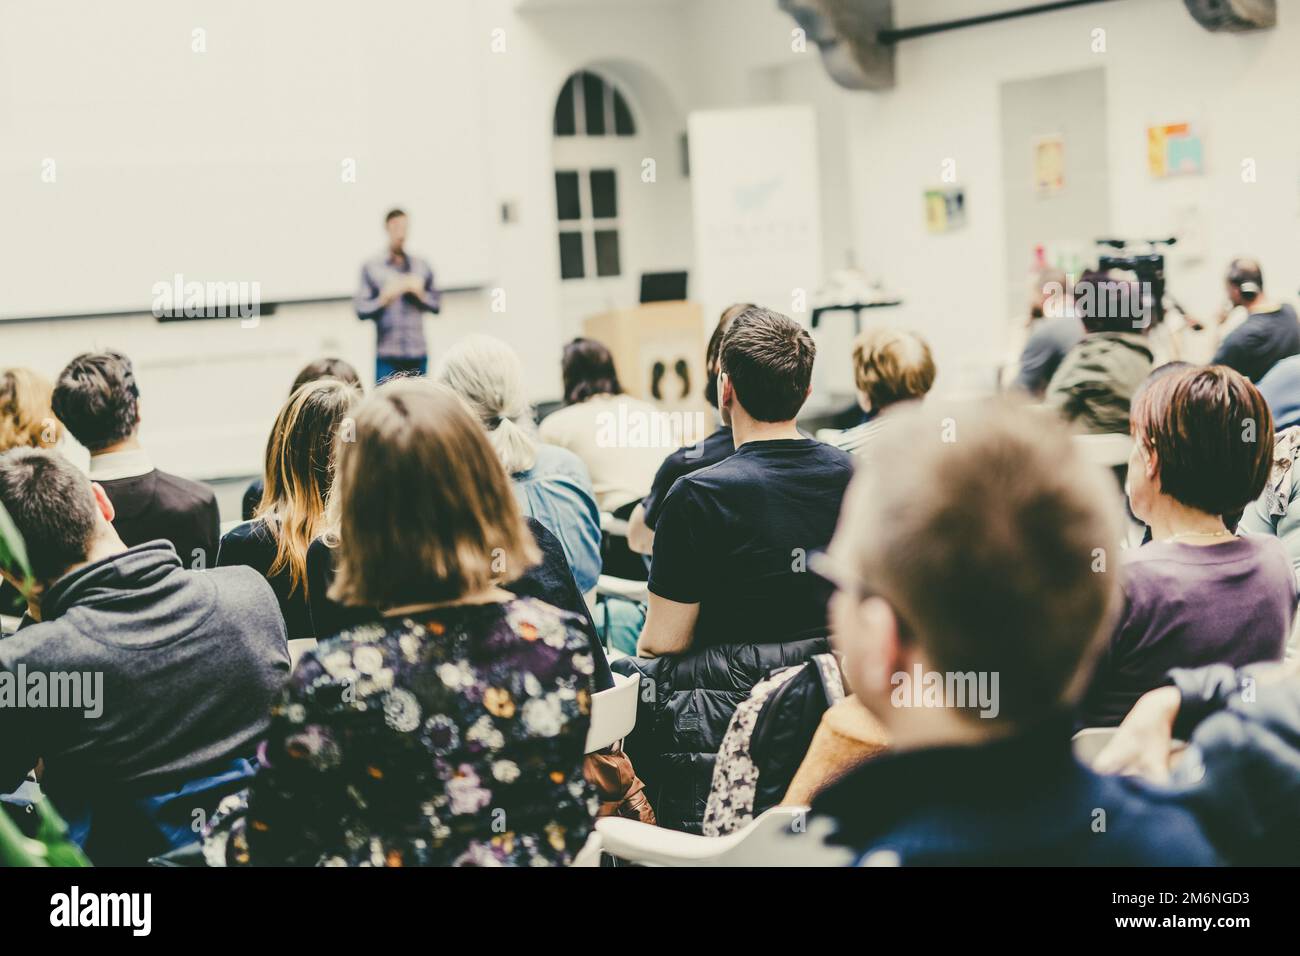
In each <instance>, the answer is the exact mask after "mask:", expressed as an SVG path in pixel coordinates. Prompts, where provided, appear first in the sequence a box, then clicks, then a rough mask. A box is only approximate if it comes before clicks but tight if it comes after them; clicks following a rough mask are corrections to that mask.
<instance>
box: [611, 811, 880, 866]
mask: <svg viewBox="0 0 1300 956" xmlns="http://www.w3.org/2000/svg"><path fill="white" fill-rule="evenodd" d="M805 824H806V828H805ZM829 826H830V824H829V823H827V822H826V821H815V820H811V819H809V818H808V808H807V807H772V809H770V810H768V811H767V812H765V813H763V814H761V815H760V816H758V817H756V818H755V819H754V820H751V821H750V822H749V823H748V824H747V825H746V826H744V827H742V828H741V829H739V830H737V831H736V832H735V833H729V834H727V835H726V836H720V837H706V836H696V835H695V834H693V833H682V832H680V831H677V830H669V829H666V828H664V827H656V826H651V825H650V824H648V823H642V822H641V821H639V820H628V819H624V818H623V817H601V818H600V819H599V820H597V821H596V832H597V833H599V834H600V840H601V849H602V850H604V851H605V852H606V853H608V854H610V855H611V856H613V857H616V858H618V859H620V860H626V861H628V862H629V863H636V864H639V865H641V866H782V865H784V866H800V865H807V862H808V860H807V859H806V858H805V857H804V856H802V855H801V853H802V851H804V850H811V851H814V852H815V858H816V861H817V863H819V864H820V865H826V864H827V863H828V861H830V860H831V859H832V858H834V863H837V864H838V865H842V866H847V865H849V864H850V863H852V862H853V856H854V854H853V851H852V850H850V849H848V848H843V849H842V850H836V849H833V848H831V849H825V848H824V845H823V841H822V840H821V839H820V837H821V836H822V835H823V833H824V832H825V830H826V829H827V828H828V827H829ZM782 830H784V831H788V832H801V833H806V834H808V837H809V841H808V842H809V845H808V846H802V845H801V844H800V841H790V842H789V843H788V844H787V845H786V846H785V847H783V849H782V851H781V858H780V859H773V858H772V846H773V844H774V843H775V842H776V841H775V838H776V837H777V835H778V834H779V833H780V832H781V831H782Z"/></svg>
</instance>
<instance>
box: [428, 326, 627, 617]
mask: <svg viewBox="0 0 1300 956" xmlns="http://www.w3.org/2000/svg"><path fill="white" fill-rule="evenodd" d="M433 377H434V381H437V382H441V383H442V384H444V385H446V386H447V387H448V388H450V389H451V390H452V391H453V392H455V393H456V394H457V395H459V396H460V397H461V398H463V399H464V400H465V401H466V402H467V403H468V404H469V407H470V410H471V411H472V412H474V414H475V415H477V416H478V419H479V421H480V422H482V423H483V427H484V428H485V429H487V433H488V440H489V441H491V442H492V447H493V448H495V449H496V453H497V457H498V458H499V459H501V464H502V465H503V466H504V467H505V470H506V474H507V475H509V476H510V482H511V484H512V486H513V487H514V492H515V498H516V499H517V500H518V502H519V507H520V510H522V511H523V513H524V514H525V515H527V516H528V517H530V518H536V519H537V520H538V521H540V522H541V523H542V524H543V525H545V526H546V529H547V530H548V531H550V532H551V534H553V535H555V537H557V538H558V539H559V540H560V544H561V545H563V546H564V556H565V558H566V559H567V560H568V562H569V567H570V568H572V569H573V574H574V577H575V578H576V579H577V581H578V589H579V590H580V591H581V592H582V593H583V594H586V593H587V592H589V591H591V590H592V589H593V588H594V587H595V586H596V581H597V579H598V578H599V577H600V565H601V560H600V510H599V509H598V508H597V507H596V499H595V495H594V493H593V492H592V488H591V477H590V476H589V475H588V474H587V466H586V465H584V464H583V463H582V459H580V458H579V457H578V456H577V455H575V454H574V453H573V452H571V451H568V450H567V449H564V448H559V447H557V446H555V445H547V444H544V443H541V442H538V441H537V439H536V435H535V430H534V427H533V418H532V409H531V408H529V407H528V402H527V401H526V400H525V399H524V391H523V381H522V379H523V370H522V368H521V366H520V362H519V356H518V355H517V354H516V353H515V351H514V349H512V348H510V346H508V345H506V344H505V343H504V342H502V341H501V340H500V339H494V338H490V337H488V336H486V335H471V336H468V337H466V338H464V339H461V340H460V341H459V342H457V343H456V344H455V345H453V346H452V347H451V349H450V350H449V351H448V352H446V353H445V354H444V355H443V357H442V359H441V361H440V362H439V363H438V366H437V368H436V369H435V370H434V374H433Z"/></svg>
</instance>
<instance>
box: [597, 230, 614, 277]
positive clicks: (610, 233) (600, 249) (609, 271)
mask: <svg viewBox="0 0 1300 956" xmlns="http://www.w3.org/2000/svg"><path fill="white" fill-rule="evenodd" d="M618 274H619V269H618V231H617V230H615V229H597V230H596V275H598V276H616V275H618Z"/></svg>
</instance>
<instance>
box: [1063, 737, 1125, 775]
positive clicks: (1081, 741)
mask: <svg viewBox="0 0 1300 956" xmlns="http://www.w3.org/2000/svg"><path fill="white" fill-rule="evenodd" d="M1118 730H1119V728H1118V727H1085V728H1083V730H1081V731H1079V732H1078V733H1077V734H1075V735H1074V737H1073V738H1071V741H1070V742H1071V744H1072V745H1073V747H1074V759H1075V760H1077V761H1079V763H1081V764H1083V765H1084V766H1085V767H1091V766H1092V765H1093V763H1094V762H1095V761H1096V759H1097V757H1098V755H1099V754H1100V753H1101V752H1102V751H1103V750H1105V749H1106V745H1107V744H1108V743H1110V741H1111V738H1112V737H1114V736H1115V732H1116V731H1118Z"/></svg>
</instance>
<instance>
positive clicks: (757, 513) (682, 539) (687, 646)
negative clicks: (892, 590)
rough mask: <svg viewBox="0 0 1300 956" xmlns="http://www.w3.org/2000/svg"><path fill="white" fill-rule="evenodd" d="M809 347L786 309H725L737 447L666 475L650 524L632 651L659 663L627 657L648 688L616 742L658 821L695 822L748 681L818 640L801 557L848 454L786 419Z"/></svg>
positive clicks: (836, 496)
mask: <svg viewBox="0 0 1300 956" xmlns="http://www.w3.org/2000/svg"><path fill="white" fill-rule="evenodd" d="M815 351H816V347H815V346H814V344H813V341H812V338H811V336H809V334H808V333H807V332H806V331H805V330H804V329H803V328H802V327H801V326H800V325H798V323H796V322H793V321H791V320H790V319H788V318H786V317H785V316H782V315H778V314H777V313H775V312H771V311H769V310H767V309H762V308H750V309H746V310H745V311H744V312H743V313H741V314H740V315H739V316H737V317H736V319H735V320H734V321H733V322H732V324H731V328H729V329H728V330H727V333H726V335H725V336H723V340H722V353H721V355H722V359H721V365H722V372H721V374H720V375H719V386H718V392H719V399H720V408H721V411H722V419H723V421H724V422H726V423H728V424H730V426H731V428H732V431H733V433H734V436H735V443H736V451H735V453H734V454H732V455H731V456H730V457H729V458H726V459H724V460H723V461H721V462H719V463H717V464H716V465H712V466H710V467H708V468H702V469H700V470H699V471H696V472H693V473H691V474H689V475H686V476H684V477H682V478H679V479H678V480H677V481H676V483H675V484H674V485H673V488H672V491H670V492H669V494H668V498H667V500H666V501H665V502H664V506H663V513H662V515H661V516H660V518H659V522H658V525H657V528H656V530H655V542H654V559H653V563H652V565H651V570H650V582H649V590H650V607H649V613H648V615H647V618H646V623H645V629H644V630H643V631H642V633H641V638H640V642H639V644H638V648H637V650H638V653H639V654H641V655H642V656H643V657H666V658H667V659H666V660H664V661H653V662H650V665H647V664H646V663H645V662H640V667H641V668H642V669H643V670H644V671H645V673H646V674H647V675H648V676H649V677H651V678H652V679H654V680H655V681H656V682H657V684H658V691H657V693H655V694H654V695H653V700H650V701H646V702H645V705H646V707H648V708H650V709H652V710H653V711H654V714H653V715H647V716H646V717H645V718H644V720H642V719H640V718H639V719H638V728H637V730H636V731H634V732H633V735H632V737H630V738H629V741H628V744H627V747H628V751H629V753H630V754H631V755H632V759H633V761H634V762H635V763H636V765H637V769H638V770H639V771H640V772H641V774H642V776H643V777H644V778H645V780H646V783H647V785H648V787H649V790H650V801H651V803H653V804H654V807H655V812H656V813H657V814H658V816H659V820H660V823H661V824H664V825H667V826H672V827H676V828H684V829H687V830H691V831H694V832H698V831H699V829H700V824H701V820H702V818H703V814H704V804H705V799H706V797H707V795H708V792H709V785H710V779H711V777H712V774H713V767H714V763H715V759H716V755H717V752H718V748H719V746H720V745H721V742H722V736H723V734H724V733H725V732H726V729H727V724H728V721H729V720H730V718H731V715H732V712H733V711H734V710H735V708H736V705H737V704H738V703H739V702H740V701H741V700H742V699H744V697H745V696H746V695H747V694H748V693H749V691H750V689H751V688H752V687H753V686H754V684H756V683H757V682H758V681H759V680H761V679H762V678H763V677H765V676H766V675H767V673H768V672H769V671H770V670H772V669H773V668H775V667H778V666H785V665H790V664H796V663H800V662H802V661H805V660H808V659H809V658H810V657H811V656H812V655H814V654H816V653H820V652H823V651H825V650H826V647H827V645H826V598H827V596H828V593H829V589H828V588H827V587H826V586H825V584H824V582H821V581H819V580H818V579H817V578H816V577H815V576H814V575H811V574H808V573H807V571H806V570H805V567H806V564H805V562H806V556H807V554H808V553H809V552H811V551H814V550H816V549H818V548H822V547H825V545H826V543H827V542H828V541H829V540H830V537H831V532H832V531H833V530H834V527H835V520H836V517H837V515H838V514H839V507H840V499H841V497H842V496H843V494H844V489H845V487H846V486H847V485H848V482H849V479H850V477H851V476H852V473H853V458H852V456H850V455H848V454H847V453H845V452H842V451H840V450H839V449H838V448H833V447H831V446H830V445H826V444H823V443H822V442H818V441H813V440H811V439H808V438H804V437H803V436H802V435H801V434H800V433H799V430H798V429H797V428H796V427H795V417H796V416H797V415H798V413H799V409H800V408H801V407H802V406H803V404H804V401H805V400H806V399H807V397H808V393H809V383H810V382H811V379H812V368H813V358H814V355H815ZM651 665H653V666H651ZM628 666H633V665H631V664H629V665H628Z"/></svg>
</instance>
